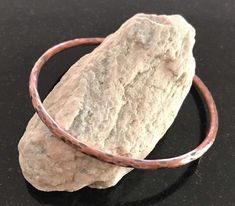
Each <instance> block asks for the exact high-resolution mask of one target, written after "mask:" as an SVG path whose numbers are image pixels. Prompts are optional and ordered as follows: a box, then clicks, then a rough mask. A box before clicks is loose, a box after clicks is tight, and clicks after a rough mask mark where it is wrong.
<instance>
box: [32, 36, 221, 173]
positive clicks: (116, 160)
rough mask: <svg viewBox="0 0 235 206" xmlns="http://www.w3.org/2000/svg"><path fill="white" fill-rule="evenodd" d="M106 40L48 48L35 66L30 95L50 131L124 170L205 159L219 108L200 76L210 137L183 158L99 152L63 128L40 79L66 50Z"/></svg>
mask: <svg viewBox="0 0 235 206" xmlns="http://www.w3.org/2000/svg"><path fill="white" fill-rule="evenodd" d="M103 40H104V38H80V39H74V40H70V41H66V42H64V43H60V44H58V45H56V46H54V47H52V48H50V49H48V50H47V51H46V52H45V53H44V54H43V55H42V56H41V57H40V58H39V59H38V60H37V62H36V63H35V65H34V67H33V68H32V71H31V74H30V80H29V93H30V96H31V98H32V104H33V107H34V109H35V111H36V112H37V114H38V116H39V118H40V119H41V120H42V122H43V123H44V124H45V125H46V126H47V127H48V128H49V129H50V131H51V132H52V133H53V134H54V135H55V136H56V137H58V138H60V139H62V140H63V141H65V142H66V143H68V144H71V145H72V146H74V147H75V148H77V149H78V150H79V151H80V152H82V153H84V154H86V155H89V156H91V157H94V158H96V159H98V160H101V161H104V162H107V163H110V164H114V165H118V166H123V167H132V168H138V169H159V168H175V167H179V166H182V165H185V164H187V163H189V162H192V161H194V160H196V159H198V158H199V157H201V156H202V155H203V154H204V153H205V152H206V151H207V150H208V149H209V148H210V147H211V145H212V144H213V142H214V140H215V138H216V134H217V130H218V113H217V109H216V105H215V102H214V100H213V97H212V96H211V93H210V91H209V90H208V88H207V87H206V85H205V84H204V83H203V82H202V80H201V79H200V78H199V77H198V76H196V75H195V76H194V78H193V84H194V86H195V87H196V88H197V90H198V92H199V93H200V94H201V97H202V98H203V100H204V101H205V103H206V106H207V110H208V116H209V118H208V119H209V128H208V132H207V135H206V137H205V139H204V140H203V142H202V143H201V144H200V145H199V146H197V147H196V148H195V149H194V150H192V151H190V152H188V153H185V154H183V155H180V156H177V157H173V158H167V159H155V160H146V159H145V160H142V159H135V158H129V157H124V156H116V155H112V154H109V153H106V152H103V151H101V150H98V149H96V148H94V147H91V146H88V145H87V144H85V143H83V142H81V141H79V139H77V138H75V137H74V136H73V135H72V134H70V133H69V132H68V131H66V130H65V129H63V127H62V126H60V125H59V124H58V123H57V122H56V121H55V120H54V119H53V118H52V117H51V116H50V115H49V114H48V112H47V111H46V109H45V108H44V106H43V104H42V101H41V99H40V96H39V94H38V90H37V88H38V77H39V74H40V71H41V69H42V67H43V65H44V64H45V63H46V62H47V61H48V60H49V59H50V58H51V57H52V56H54V55H55V54H57V53H59V52H61V51H62V50H65V49H68V48H71V47H75V46H79V45H94V44H100V43H101V42H102V41H103Z"/></svg>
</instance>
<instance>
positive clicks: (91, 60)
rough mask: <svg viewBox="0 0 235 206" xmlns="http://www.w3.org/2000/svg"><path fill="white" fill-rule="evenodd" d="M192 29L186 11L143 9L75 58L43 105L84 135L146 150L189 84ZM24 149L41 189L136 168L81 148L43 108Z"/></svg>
mask: <svg viewBox="0 0 235 206" xmlns="http://www.w3.org/2000/svg"><path fill="white" fill-rule="evenodd" d="M194 36H195V30H194V29H193V27H192V26H191V25H190V24H188V23H187V22H186V21H185V19H184V18H183V17H181V16H180V15H171V16H166V15H159V16H157V15H147V14H137V15H135V16H134V17H132V18H131V19H129V20H127V21H126V22H125V23H124V24H123V25H122V26H121V27H120V28H119V29H118V30H117V31H116V32H115V33H113V34H111V35H109V36H108V37H107V38H106V39H105V40H104V42H103V43H102V44H101V45H100V46H98V47H97V48H96V49H95V50H94V51H93V52H91V53H90V54H88V55H85V56H84V57H82V58H81V59H80V60H79V61H78V62H76V63H75V64H74V65H72V67H71V68H70V69H69V70H68V72H67V73H66V74H65V75H64V76H63V77H62V79H61V80H60V82H59V83H58V84H57V85H56V86H55V87H54V89H53V90H52V91H51V92H50V94H49V95H48V96H47V98H46V99H45V101H44V105H45V107H46V108H47V110H48V111H49V113H50V114H51V115H52V116H53V117H54V118H55V119H56V120H57V121H58V122H59V123H60V124H61V125H63V126H64V127H65V129H67V130H69V131H70V132H71V133H72V134H74V135H75V136H76V137H77V138H79V139H80V140H81V141H83V142H84V143H87V144H89V145H92V146H95V147H96V148H98V149H100V150H103V151H106V152H110V153H112V154H118V155H123V156H129V157H135V158H145V157H146V156H147V155H148V154H149V153H150V152H151V151H152V149H153V148H154V147H155V145H156V144H157V142H158V141H159V140H160V139H161V138H162V136H163V135H164V134H165V132H166V131H167V129H168V128H169V127H170V125H171V124H172V122H173V121H174V119H175V117H176V115H177V113H178V111H179V108H180V107H181V105H182V102H183V101H184V99H185V97H186V95H187V93H188V92H189V89H190V87H191V84H192V79H193V76H194V72H195V61H194V58H193V54H192V48H193V45H194V42H195V40H194ZM18 149H19V161H20V166H21V169H22V172H23V175H24V177H25V178H26V179H27V180H28V181H29V182H30V183H31V184H32V185H33V186H34V187H36V188H38V189H39V190H43V191H56V190H57V191H62V190H66V191H75V190H78V189H80V188H82V187H85V186H89V187H95V188H107V187H111V186H113V185H115V184H116V183H117V182H118V181H119V180H120V179H121V178H122V177H123V176H124V175H125V174H127V173H128V172H130V171H131V169H130V168H124V167H119V166H114V165H110V164H108V163H104V162H102V161H99V160H96V159H94V158H92V157H89V156H86V155H84V154H82V153H81V152H79V151H78V150H76V149H74V148H73V147H71V146H69V145H68V144H66V143H64V142H63V141H62V140H60V139H58V138H56V137H55V136H54V135H53V134H52V133H51V132H50V131H49V129H48V128H47V127H46V126H45V125H44V124H43V123H42V122H41V120H40V119H39V117H38V116H37V114H35V115H34V116H33V117H32V119H31V120H30V121H29V124H28V126H27V129H26V131H25V133H24V135H23V137H22V138H21V140H20V142H19V145H18Z"/></svg>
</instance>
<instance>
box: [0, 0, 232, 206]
mask: <svg viewBox="0 0 235 206" xmlns="http://www.w3.org/2000/svg"><path fill="white" fill-rule="evenodd" d="M138 12H146V13H156V14H175V13H178V14H181V15H183V16H184V17H185V18H186V19H187V20H188V21H189V22H190V23H191V24H192V25H193V26H194V27H195V28H196V31H197V35H196V45H195V48H194V55H195V58H196V62H197V70H196V73H197V74H198V75H199V76H200V77H201V78H202V80H204V82H205V83H206V84H207V86H208V87H209V88H210V90H211V92H212V94H213V96H214V98H215V101H216V103H217V106H218V111H219V120H220V125H219V133H218V137H217V140H216V142H215V144H214V145H213V147H212V148H211V149H210V150H209V151H208V152H207V153H206V154H205V155H204V156H203V157H202V158H201V159H200V160H199V161H195V162H194V163H192V164H190V165H188V166H185V167H182V168H178V169H167V170H157V171H142V170H134V171H133V172H131V173H129V174H128V175H126V176H125V177H124V178H123V179H122V180H121V181H120V182H119V183H118V185H117V186H115V187H113V188H110V189H105V190H96V189H89V188H84V189H82V190H80V191H77V192H74V193H68V192H51V193H45V192H40V191H38V190H36V189H34V188H33V187H32V186H31V185H29V184H28V183H26V182H25V180H24V178H23V176H22V174H21V170H20V168H19V163H18V151H17V144H18V141H19V139H20V137H21V136H22V134H23V132H24V130H25V127H26V125H27V122H28V120H29V119H30V118H31V116H32V115H33V113H34V112H33V108H32V106H31V102H30V99H29V95H28V88H27V86H28V82H27V81H28V75H29V72H30V69H31V68H32V66H33V64H34V62H35V60H36V59H37V58H38V57H39V56H40V55H41V54H42V52H44V51H45V50H46V49H48V48H49V47H51V46H52V45H54V44H57V43H59V42H62V41H65V40H69V39H73V38H77V37H94V36H100V37H104V36H106V35H108V34H109V33H111V32H114V31H115V30H116V29H117V28H118V27H119V26H120V25H121V24H122V23H123V22H124V21H125V20H126V19H128V18H129V17H131V16H132V15H134V14H135V13H138ZM234 39H235V1H234V0H207V1H204V0H197V1H190V0H184V1H183V0H182V1H180V0H174V1H173V0H172V1H169V0H165V1H154V0H148V1H147V0H129V1H126V0H118V1H117V0H116V1H115V0H99V1H98V0H97V1H96V0H93V1H91V0H79V1H78V0H71V1H65V0H64V1H63V0H51V1H48V0H40V1H37V0H31V1H29V0H28V1H26V0H19V1H11V0H0V84H1V86H0V113H1V124H0V127H1V129H0V155H1V159H0V206H31V205H32V206H38V205H51V206H52V205H53V206H63V205H66V206H75V205H80V206H93V205H102V206H118V205H119V206H132V205H134V206H139V205H140V206H150V205H170V206H174V205H181V206H184V205H187V206H188V205H195V206H198V205H201V206H212V205H213V206H230V205H235V166H234V165H235V164H234V163H235V151H234V149H235V137H234V135H235V103H234V102H235V92H234V89H235V68H234V67H235V57H234V52H235V49H234V47H235V40H234ZM92 48H93V47H91V46H84V47H80V48H75V49H71V50H68V51H65V52H63V53H61V54H59V55H57V56H56V57H55V58H53V59H52V60H51V61H50V62H49V63H48V64H47V66H46V68H45V70H44V71H43V73H42V76H41V79H40V93H41V96H42V98H44V97H45V96H46V94H47V93H48V92H49V91H50V89H51V88H52V87H53V85H54V84H55V83H56V82H57V81H58V79H59V78H60V77H61V75H62V74H63V73H64V72H65V71H66V70H67V69H68V67H69V66H70V65H71V64H73V63H74V62H75V61H76V60H77V59H78V58H79V57H81V56H82V55H84V54H85V53H87V52H89V51H91V50H92ZM204 113H205V111H204V107H203V103H202V102H201V100H200V98H199V96H198V94H197V92H196V90H195V89H194V88H192V90H191V92H190V94H189V95H188V96H187V98H186V100H185V102H184V104H183V106H182V108H181V110H180V112H179V115H178V116H177V118H176V120H175V122H174V124H173V126H172V127H171V128H170V129H169V131H168V132H167V134H166V135H165V137H164V138H163V139H162V140H161V141H160V143H159V144H158V145H157V147H156V148H155V150H154V151H153V152H152V154H151V155H150V156H149V158H162V157H170V156H173V155H179V154H182V153H184V152H187V151H189V150H191V149H192V148H194V147H195V146H196V145H197V144H198V143H199V142H200V141H201V140H202V139H203V137H204V135H205V131H206V116H205V114H204Z"/></svg>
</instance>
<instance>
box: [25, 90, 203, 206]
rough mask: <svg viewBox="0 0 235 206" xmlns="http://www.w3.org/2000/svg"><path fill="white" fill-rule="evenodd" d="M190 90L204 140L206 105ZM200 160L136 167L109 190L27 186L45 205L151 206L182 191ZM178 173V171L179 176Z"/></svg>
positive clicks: (32, 194)
mask: <svg viewBox="0 0 235 206" xmlns="http://www.w3.org/2000/svg"><path fill="white" fill-rule="evenodd" d="M190 92H191V95H192V96H193V101H194V102H195V104H196V107H197V110H198V111H197V112H198V113H199V119H200V142H201V141H202V139H204V136H205V134H206V114H205V110H204V104H203V102H202V100H201V98H200V96H199V94H198V93H197V91H196V89H195V88H194V87H192V89H191V91H190ZM193 106H194V105H193ZM189 126H190V124H189ZM151 158H153V157H151ZM155 158H156V157H155ZM198 162H199V161H194V162H193V163H191V164H190V165H189V166H188V167H187V168H186V167H183V168H179V169H174V170H171V169H170V170H155V171H143V170H134V171H133V172H132V173H131V174H129V175H127V176H125V177H124V178H123V180H122V181H120V182H119V183H118V184H117V185H116V186H115V187H112V188H108V189H105V190H98V189H90V188H83V189H81V190H79V191H76V192H72V193H69V192H49V193H47V192H41V191H38V190H37V189H35V188H33V187H32V186H31V185H30V184H29V183H26V185H27V189H28V191H29V193H30V194H31V196H32V197H33V198H34V199H36V200H37V201H38V202H40V203H41V204H49V205H53V206H64V205H66V206H75V205H82V206H94V205H102V206H131V205H135V206H143V205H144V206H150V205H152V204H153V203H158V202H161V201H162V200H164V199H166V198H167V197H169V196H170V195H172V194H173V193H175V192H176V191H177V190H179V189H180V188H181V187H182V186H183V185H184V184H185V183H186V182H187V181H188V180H189V179H190V177H191V176H192V175H193V174H194V172H195V171H196V169H197V165H198ZM185 168H186V169H185ZM177 172H178V174H177V175H176V173H177ZM153 193H154V194H153ZM143 194H144V195H143ZM133 196H134V197H133ZM130 198H131V199H130ZM139 199H140V200H139Z"/></svg>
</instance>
